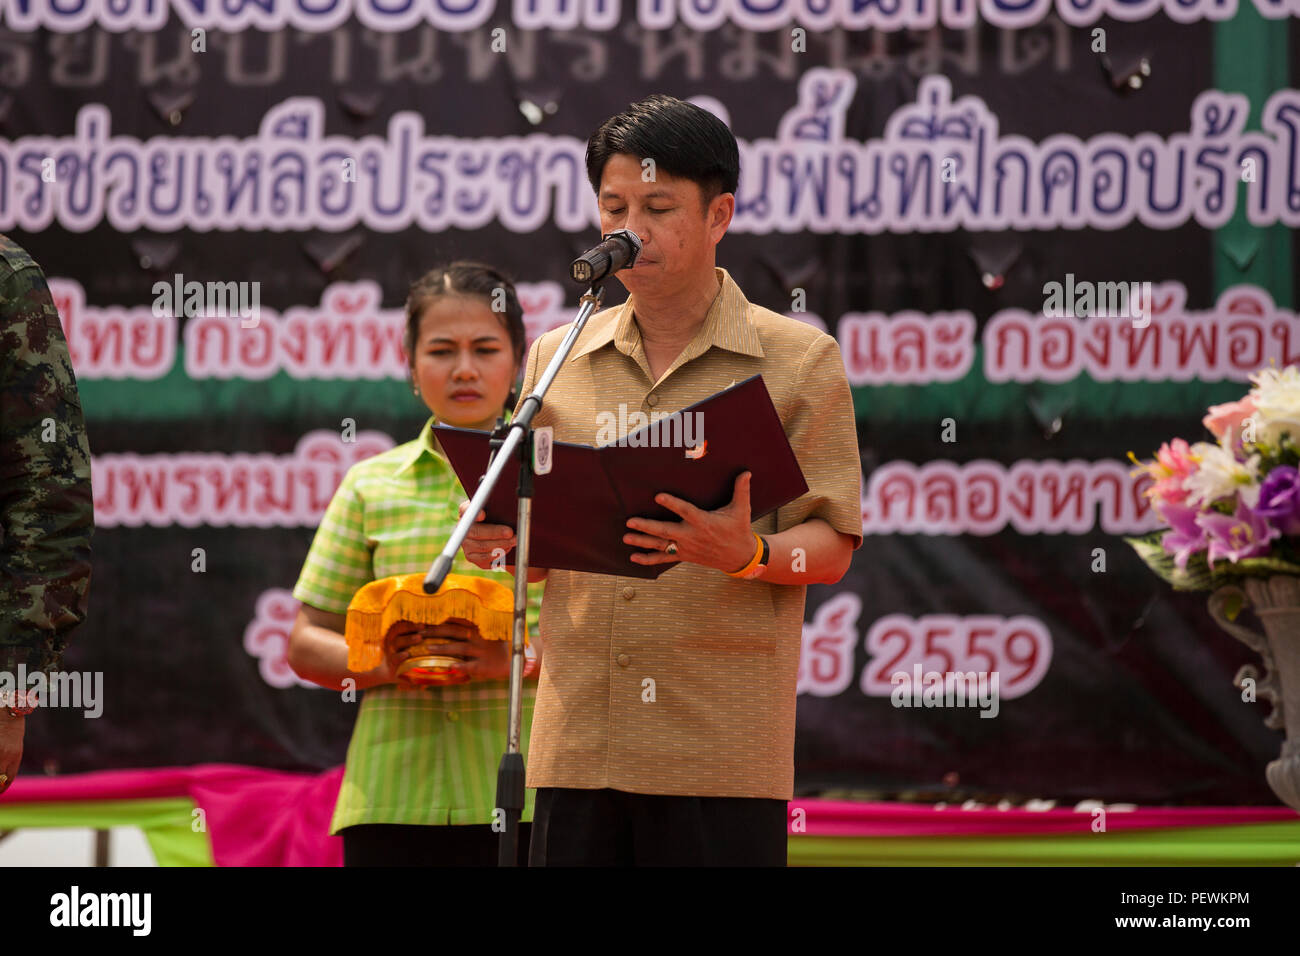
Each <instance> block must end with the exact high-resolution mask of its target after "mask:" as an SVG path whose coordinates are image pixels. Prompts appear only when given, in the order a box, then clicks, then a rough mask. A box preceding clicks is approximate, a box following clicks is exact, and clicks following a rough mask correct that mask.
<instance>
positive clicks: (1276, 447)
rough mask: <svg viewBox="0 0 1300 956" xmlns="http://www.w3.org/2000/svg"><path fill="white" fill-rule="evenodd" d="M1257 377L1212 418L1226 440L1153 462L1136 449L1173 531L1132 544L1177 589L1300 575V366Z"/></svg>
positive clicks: (1165, 452) (1165, 451)
mask: <svg viewBox="0 0 1300 956" xmlns="http://www.w3.org/2000/svg"><path fill="white" fill-rule="evenodd" d="M1250 380H1251V382H1252V383H1253V385H1254V387H1253V388H1252V389H1251V390H1250V393H1249V394H1248V395H1247V396H1246V397H1245V398H1243V399H1241V400H1240V401H1236V402H1230V403H1228V404H1226V405H1215V406H1213V407H1211V408H1210V410H1209V414H1207V415H1206V416H1205V418H1204V420H1203V421H1204V424H1205V427H1206V428H1208V429H1209V430H1210V431H1211V432H1212V433H1213V434H1214V437H1215V438H1216V439H1218V441H1217V442H1203V441H1202V442H1195V443H1194V444H1190V445H1189V444H1188V443H1187V442H1186V441H1185V440H1183V439H1181V438H1175V439H1174V440H1173V441H1169V442H1165V444H1163V445H1161V446H1160V450H1159V451H1158V452H1156V457H1155V460H1154V461H1151V462H1145V463H1144V462H1140V461H1138V459H1137V458H1136V457H1134V456H1133V453H1132V452H1129V457H1130V458H1132V459H1133V462H1134V464H1136V465H1138V466H1139V468H1140V469H1142V470H1144V471H1146V472H1147V473H1148V474H1149V475H1150V476H1151V478H1152V480H1153V484H1152V486H1151V487H1150V488H1149V489H1147V495H1148V496H1149V497H1150V498H1151V504H1152V509H1153V510H1154V511H1155V513H1156V515H1157V516H1159V518H1160V520H1161V521H1162V522H1163V523H1164V524H1166V525H1168V527H1167V528H1163V529H1161V530H1158V531H1154V532H1152V533H1150V534H1148V535H1144V536H1142V537H1135V538H1125V539H1124V540H1125V541H1127V542H1128V543H1129V544H1130V545H1132V546H1133V548H1134V549H1135V550H1136V551H1137V553H1138V555H1139V556H1140V557H1141V558H1142V560H1143V561H1145V562H1146V564H1147V565H1148V566H1149V567H1150V568H1151V570H1153V571H1155V572H1156V574H1158V575H1160V576H1161V577H1162V578H1164V579H1165V580H1166V581H1168V582H1169V583H1170V584H1171V585H1173V586H1174V588H1175V589H1177V590H1180V591H1208V590H1214V589H1215V588H1218V587H1220V586H1222V585H1224V584H1230V583H1233V582H1234V581H1236V580H1239V579H1240V578H1241V577H1242V576H1250V577H1268V576H1271V575H1275V574H1292V575H1300V444H1297V442H1300V368H1296V367H1295V366H1289V367H1287V368H1285V369H1282V370H1281V371H1278V370H1277V369H1265V370H1263V371H1261V372H1257V373H1255V374H1254V375H1252V376H1251V379H1250Z"/></svg>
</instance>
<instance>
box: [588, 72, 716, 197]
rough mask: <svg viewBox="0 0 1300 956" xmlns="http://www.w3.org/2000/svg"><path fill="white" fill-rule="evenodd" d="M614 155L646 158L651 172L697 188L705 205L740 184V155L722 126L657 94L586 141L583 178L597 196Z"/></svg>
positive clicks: (699, 111) (705, 114)
mask: <svg viewBox="0 0 1300 956" xmlns="http://www.w3.org/2000/svg"><path fill="white" fill-rule="evenodd" d="M616 153H628V154H630V155H632V156H635V157H637V158H638V159H645V158H647V157H648V158H650V159H653V160H654V161H655V168H656V169H662V170H664V171H665V172H666V173H668V174H669V175H672V176H680V177H681V178H683V179H691V180H694V181H695V182H696V183H699V186H700V194H701V199H702V202H703V204H704V205H705V206H707V205H708V204H709V203H710V202H712V201H713V199H714V197H716V196H717V195H718V194H719V193H734V192H735V191H736V186H737V185H738V184H739V182H740V150H739V149H738V148H737V146H736V137H735V136H734V135H732V132H731V130H729V129H728V128H727V124H726V123H724V122H722V120H720V119H718V118H717V117H716V116H714V115H713V114H712V113H710V112H709V111H708V110H706V109H702V108H700V107H698V106H695V105H694V104H692V103H686V102H684V101H682V100H679V99H677V98H676V97H673V96H665V95H664V94H663V93H656V94H654V95H653V96H648V97H646V98H645V99H643V100H642V101H641V102H639V103H633V104H632V105H631V106H629V107H628V108H627V109H626V110H624V111H623V112H622V113H619V114H618V115H617V116H611V117H610V118H609V119H607V120H605V122H604V123H602V124H601V126H600V128H599V129H598V130H596V132H594V133H592V134H591V138H590V139H589V140H587V179H589V180H590V181H591V188H592V189H594V190H595V191H596V193H597V195H599V194H600V177H601V175H602V174H603V173H604V171H605V163H607V162H608V161H609V158H610V157H611V156H613V155H615V154H616Z"/></svg>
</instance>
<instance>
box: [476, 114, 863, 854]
mask: <svg viewBox="0 0 1300 956" xmlns="http://www.w3.org/2000/svg"><path fill="white" fill-rule="evenodd" d="M587 171H588V176H589V178H590V179H591V182H592V187H593V188H594V189H595V190H596V193H597V200H598V202H599V204H600V215H601V227H602V232H603V233H609V232H612V231H614V230H616V229H624V228H626V229H630V230H631V231H632V232H634V233H636V234H637V236H639V237H640V238H641V239H642V243H643V248H642V252H641V255H640V257H639V258H638V260H637V262H636V265H635V266H634V267H633V268H632V269H626V270H623V271H621V272H619V273H617V278H618V279H619V280H620V281H621V282H622V283H623V285H624V286H625V287H626V288H627V289H628V291H629V293H630V296H629V298H628V300H627V301H626V302H625V303H624V304H623V305H622V306H619V307H616V308H611V309H606V310H604V311H602V312H600V313H598V314H597V315H595V316H593V317H592V318H591V320H590V321H589V322H588V323H587V327H586V328H585V329H584V330H583V334H582V336H581V337H580V338H579V340H578V342H577V343H576V345H575V347H574V349H573V351H572V353H571V354H570V356H569V359H568V362H567V364H566V365H565V366H563V367H562V369H561V371H560V373H559V374H558V375H557V376H556V378H555V382H554V384H553V385H552V387H551V390H550V391H549V392H548V393H547V396H546V399H545V404H544V405H543V407H542V408H541V410H540V411H539V413H538V414H537V417H536V418H535V420H534V425H535V426H543V425H550V426H553V427H554V430H555V432H554V437H555V439H556V440H557V441H565V442H575V443H580V444H587V445H595V444H599V443H600V442H599V441H598V440H597V435H598V433H599V432H600V431H601V429H602V426H603V425H605V426H607V423H608V422H609V421H611V420H619V421H624V420H626V419H627V418H629V417H631V416H632V415H633V414H634V413H636V412H640V413H642V414H644V415H646V416H647V418H653V417H654V416H655V415H656V414H663V413H671V412H674V411H677V410H679V409H681V408H683V407H685V406H687V405H691V404H693V403H695V402H698V401H701V400H703V399H705V398H707V397H709V396H710V395H713V394H714V393H716V392H718V391H721V390H722V389H725V388H727V387H728V386H730V385H732V384H735V383H737V382H740V381H743V380H744V379H746V378H748V377H749V376H751V375H754V374H761V375H762V376H763V380H764V383H765V384H766V386H767V389H768V392H769V393H770V394H771V397H772V401H773V403H774V404H775V406H776V409H777V412H778V414H779V416H780V418H781V422H782V424H783V425H784V427H785V430H786V434H787V437H788V438H789V440H790V445H791V447H792V448H793V449H794V452H795V455H796V456H797V458H798V460H799V464H800V467H801V468H802V470H803V473H804V477H805V478H806V479H807V482H808V492H807V493H806V494H805V495H803V496H802V497H800V498H798V499H796V500H795V501H793V502H791V503H789V504H788V505H785V506H784V507H782V508H779V509H777V510H776V511H775V512H773V513H771V514H769V515H767V516H766V517H764V518H762V519H760V520H758V521H752V522H751V518H750V509H749V492H750V480H751V476H750V473H748V472H746V473H744V474H742V475H740V476H738V478H737V480H736V484H735V490H734V495H733V498H732V500H731V502H730V503H729V504H727V505H726V506H725V507H723V508H720V509H718V510H717V511H712V512H708V511H702V510H700V509H698V508H696V507H694V506H693V505H692V504H690V503H689V502H685V501H681V500H679V499H677V498H674V497H671V496H662V503H663V504H664V505H665V506H666V507H667V508H669V509H670V510H671V511H673V512H674V513H675V514H676V515H678V516H679V517H680V519H681V520H680V521H651V520H648V519H641V518H633V519H631V520H629V521H628V532H627V535H626V536H625V537H624V539H623V540H624V541H625V542H627V543H628V544H632V545H635V546H637V547H640V548H644V549H645V550H644V551H643V552H638V553H636V554H634V555H633V557H632V559H631V560H632V561H634V562H636V563H639V564H659V563H665V562H669V563H672V564H673V565H674V567H672V568H670V569H669V570H668V571H666V572H664V573H663V574H662V575H661V576H660V577H659V578H657V579H654V580H647V579H644V578H634V577H616V576H612V575H598V574H588V573H580V572H574V571H562V570H550V571H549V572H548V571H544V570H541V569H533V570H532V571H530V574H529V579H530V580H532V581H536V580H540V579H542V578H543V577H544V578H545V579H546V581H547V585H546V593H545V595H544V597H543V600H542V612H541V620H540V624H539V629H540V631H541V644H542V646H543V647H544V649H545V652H544V654H543V655H542V672H541V677H540V681H539V684H538V692H537V705H536V711H535V715H534V720H533V730H532V736H531V739H530V763H529V766H528V781H527V782H528V786H530V787H534V788H537V790H538V793H537V804H536V807H537V809H536V815H535V819H534V825H533V837H532V846H531V856H530V861H531V862H532V863H533V864H534V865H539V864H542V865H574V864H595V865H619V864H641V865H646V864H651V865H653V864H712V865H784V864H785V861H786V804H787V801H788V800H790V799H791V797H792V796H793V787H794V723H795V682H796V675H797V671H798V663H799V652H800V645H801V635H802V626H803V614H804V598H805V592H806V590H807V587H806V586H807V585H808V584H813V583H827V584H832V583H834V582H836V581H838V580H839V579H840V578H841V577H842V576H843V575H844V572H845V571H846V570H847V569H848V567H849V562H850V560H851V556H852V552H853V551H854V550H855V549H856V548H858V547H859V546H860V545H861V543H862V520H861V510H860V509H861V504H860V491H861V479H862V470H861V463H860V460H859V457H858V445H857V433H856V428H855V419H854V412H853V402H852V396H851V394H850V391H849V386H848V382H847V380H846V378H845V375H844V366H843V362H842V359H841V357H840V352H839V347H838V345H837V344H836V342H835V340H834V339H833V338H831V337H830V336H828V335H826V334H825V333H824V332H821V331H819V330H817V329H815V328H814V327H812V326H811V325H808V324H806V323H803V322H799V321H796V320H794V319H789V318H786V317H784V316H781V315H778V314H777V313H775V312H772V311H770V310H768V309H764V308H761V307H759V306H755V305H751V304H750V303H748V302H747V301H746V300H745V297H744V294H743V293H742V292H741V291H740V289H739V287H738V286H737V285H736V284H735V282H733V281H732V279H731V277H730V275H729V274H728V273H727V272H726V270H724V269H721V268H717V267H716V266H715V247H716V246H717V244H718V242H719V240H721V239H722V237H723V235H724V234H725V233H726V231H727V227H728V225H729V224H730V222H731V217H732V214H733V212H734V209H735V195H734V194H735V190H736V186H737V180H738V174H739V159H738V151H737V148H736V141H735V138H734V136H733V135H732V134H731V131H730V130H729V129H727V127H726V125H725V124H724V123H722V122H721V121H720V120H718V119H717V118H716V117H714V116H712V115H711V114H709V113H708V112H706V111H705V110H702V109H700V108H699V107H696V106H693V105H690V104H687V103H684V102H682V101H680V100H676V99H673V98H671V97H666V96H658V95H657V96H652V97H650V98H649V99H647V100H644V101H642V102H641V103H637V104H633V105H632V106H631V107H630V108H629V109H628V110H627V111H626V112H624V113H621V114H619V115H618V116H615V117H613V118H611V119H610V120H608V121H606V122H605V123H604V124H603V125H602V126H601V127H600V129H598V130H597V131H596V132H595V133H594V134H593V135H592V138H591V140H590V141H589V143H588V146H587ZM647 171H648V173H647ZM566 331H567V329H556V330H554V331H552V332H549V333H547V334H545V335H543V336H542V337H541V338H539V339H538V340H537V342H536V343H535V344H534V346H533V348H532V350H531V352H530V354H529V357H528V364H527V369H526V372H525V376H524V387H523V391H522V392H521V394H522V395H524V396H527V395H528V394H529V393H530V392H532V390H533V388H534V387H535V386H536V383H537V380H538V378H539V377H540V375H541V372H542V371H544V370H545V368H546V366H547V364H548V363H549V362H550V360H551V358H552V357H553V356H554V354H555V351H556V348H557V346H558V345H559V342H560V339H561V338H562V337H563V335H564V333H565V332H566ZM620 406H623V408H622V409H620ZM611 417H612V418H611ZM703 424H704V436H703V437H704V439H705V440H706V441H707V440H708V437H709V436H708V421H707V420H706V421H705V422H704V423H703ZM545 480H547V478H546V477H545V476H543V477H541V478H539V479H538V481H539V482H540V481H545ZM573 491H574V493H575V494H581V493H582V489H581V488H574V489H573ZM480 520H481V517H480ZM514 543H515V541H514V533H513V529H511V528H509V527H506V526H503V525H488V524H483V523H480V524H477V525H475V526H474V528H473V529H472V530H471V533H470V536H469V537H468V538H467V539H466V542H465V547H464V550H465V555H466V557H467V558H468V559H469V560H471V561H473V562H474V563H475V564H478V565H479V566H480V567H489V566H491V562H492V559H493V555H494V553H495V554H500V551H499V550H497V549H499V548H506V549H509V548H512V547H514Z"/></svg>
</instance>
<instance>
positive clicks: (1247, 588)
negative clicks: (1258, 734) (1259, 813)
mask: <svg viewBox="0 0 1300 956" xmlns="http://www.w3.org/2000/svg"><path fill="white" fill-rule="evenodd" d="M1233 597H1236V598H1239V599H1240V600H1241V606H1242V608H1243V609H1244V608H1247V607H1249V608H1250V609H1251V610H1252V611H1254V612H1255V615H1256V616H1257V617H1258V618H1259V619H1260V621H1262V622H1263V624H1264V633H1263V634H1260V633H1259V632H1258V631H1256V630H1253V629H1252V628H1249V627H1245V626H1243V625H1242V624H1241V623H1240V621H1241V617H1240V614H1239V615H1238V617H1237V620H1236V621H1229V620H1228V617H1227V614H1226V612H1225V605H1226V603H1227V601H1228V600H1229V598H1233ZM1209 606H1210V615H1211V616H1212V617H1213V618H1214V620H1215V622H1216V623H1218V625H1219V627H1221V628H1223V629H1224V630H1225V631H1227V632H1228V633H1229V634H1231V635H1232V636H1233V637H1235V638H1237V639H1238V640H1240V641H1241V642H1242V643H1244V644H1245V645H1246V646H1247V647H1249V648H1250V649H1251V650H1253V651H1255V653H1257V654H1259V656H1260V657H1261V658H1263V660H1264V674H1263V676H1262V677H1261V676H1260V674H1259V672H1258V671H1257V670H1256V669H1255V667H1254V665H1251V664H1245V665H1243V666H1242V668H1241V670H1239V671H1237V676H1236V677H1234V678H1233V679H1232V682H1233V683H1234V684H1235V685H1236V686H1237V687H1241V686H1242V685H1243V682H1244V681H1245V680H1246V679H1247V678H1249V679H1251V680H1254V682H1255V695H1256V699H1260V698H1263V699H1265V700H1267V701H1269V703H1271V704H1272V705H1273V711H1272V713H1270V714H1269V715H1268V717H1266V718H1265V719H1264V725H1265V726H1266V727H1272V728H1273V729H1274V730H1283V729H1284V730H1285V731H1286V739H1285V740H1284V741H1283V742H1282V753H1281V754H1279V755H1278V758H1277V759H1276V760H1274V761H1272V762H1271V763H1270V764H1269V765H1268V767H1267V768H1266V770H1265V773H1266V774H1267V776H1268V785H1269V786H1270V787H1272V788H1273V792H1274V793H1275V794H1277V796H1278V799H1280V800H1281V801H1282V802H1283V803H1285V804H1286V805H1287V806H1289V807H1291V808H1292V809H1294V810H1300V577H1296V576H1292V575H1285V574H1276V575H1273V576H1272V577H1268V578H1243V579H1242V582H1241V586H1240V587H1238V586H1237V585H1232V584H1229V585H1225V586H1223V587H1221V588H1219V589H1218V590H1216V591H1215V592H1214V593H1213V594H1211V595H1210V601H1209Z"/></svg>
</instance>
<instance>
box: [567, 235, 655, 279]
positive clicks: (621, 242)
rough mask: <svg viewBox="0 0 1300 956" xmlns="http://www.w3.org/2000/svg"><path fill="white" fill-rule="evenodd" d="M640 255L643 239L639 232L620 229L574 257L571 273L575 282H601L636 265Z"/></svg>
mask: <svg viewBox="0 0 1300 956" xmlns="http://www.w3.org/2000/svg"><path fill="white" fill-rule="evenodd" d="M639 255H641V240H640V238H639V237H638V236H637V234H636V233H635V232H633V231H632V230H630V229H618V230H616V231H614V232H611V233H610V234H609V235H608V236H605V237H604V239H603V240H602V241H601V243H600V244H599V245H596V246H592V247H591V248H590V249H588V250H587V251H586V252H584V253H583V254H582V255H580V256H579V257H578V258H576V259H574V260H573V264H572V265H571V266H569V275H570V276H571V277H572V278H573V281H574V282H581V283H584V284H589V283H592V282H599V281H600V280H601V279H603V278H605V277H606V276H609V275H613V274H614V273H615V272H618V270H619V269H627V268H630V267H631V266H633V265H635V264H636V260H637V256H639Z"/></svg>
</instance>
